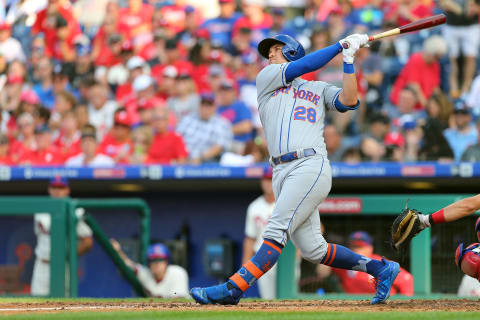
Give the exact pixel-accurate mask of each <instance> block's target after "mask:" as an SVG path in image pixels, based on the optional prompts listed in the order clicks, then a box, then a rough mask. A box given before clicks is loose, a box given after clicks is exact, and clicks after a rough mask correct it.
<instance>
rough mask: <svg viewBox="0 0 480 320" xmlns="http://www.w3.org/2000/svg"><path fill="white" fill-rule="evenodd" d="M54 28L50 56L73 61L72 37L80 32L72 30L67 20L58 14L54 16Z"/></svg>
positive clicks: (64, 60)
mask: <svg viewBox="0 0 480 320" xmlns="http://www.w3.org/2000/svg"><path fill="white" fill-rule="evenodd" d="M54 25H55V29H56V32H57V34H56V38H55V42H54V43H53V47H52V48H51V50H52V56H53V57H54V58H55V59H57V60H60V61H63V62H73V61H74V60H75V50H74V45H73V39H74V37H76V36H77V35H78V34H80V32H75V33H74V32H73V30H72V29H70V28H71V26H69V24H68V21H67V20H66V19H65V18H64V17H62V16H61V15H60V14H57V15H56V16H55V23H54Z"/></svg>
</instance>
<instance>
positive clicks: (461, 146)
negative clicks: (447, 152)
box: [443, 100, 478, 161]
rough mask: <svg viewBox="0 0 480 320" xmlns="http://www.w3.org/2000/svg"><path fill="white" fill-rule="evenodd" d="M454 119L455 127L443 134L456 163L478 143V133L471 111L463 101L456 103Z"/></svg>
mask: <svg viewBox="0 0 480 320" xmlns="http://www.w3.org/2000/svg"><path fill="white" fill-rule="evenodd" d="M453 118H454V121H455V127H451V128H448V129H445V131H444V132H443V134H444V136H445V138H446V139H447V141H448V144H449V145H450V148H452V150H453V154H454V159H455V161H460V160H461V158H462V155H463V153H464V152H465V150H466V149H467V148H468V147H469V146H471V145H475V144H476V143H477V139H478V132H477V129H476V128H475V126H474V125H473V124H472V115H471V114H470V110H469V108H468V106H467V105H466V104H465V102H464V101H463V100H458V101H457V102H456V103H455V109H454V110H453Z"/></svg>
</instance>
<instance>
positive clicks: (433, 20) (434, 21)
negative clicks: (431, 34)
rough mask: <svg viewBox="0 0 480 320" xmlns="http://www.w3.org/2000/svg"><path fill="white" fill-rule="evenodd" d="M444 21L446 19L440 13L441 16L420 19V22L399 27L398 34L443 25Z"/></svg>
mask: <svg viewBox="0 0 480 320" xmlns="http://www.w3.org/2000/svg"><path fill="white" fill-rule="evenodd" d="M446 21H447V17H446V16H445V15H444V14H443V13H442V14H437V15H435V16H433V17H428V18H425V19H421V20H418V21H415V22H412V23H409V24H406V25H404V26H401V27H399V29H400V33H406V32H412V31H417V30H421V29H426V28H431V27H434V26H438V25H440V24H443V23H445V22H446Z"/></svg>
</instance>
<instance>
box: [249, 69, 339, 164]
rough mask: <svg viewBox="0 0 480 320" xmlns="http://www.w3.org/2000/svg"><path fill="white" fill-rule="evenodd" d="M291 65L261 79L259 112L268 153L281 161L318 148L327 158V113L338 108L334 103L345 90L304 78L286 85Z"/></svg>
mask: <svg viewBox="0 0 480 320" xmlns="http://www.w3.org/2000/svg"><path fill="white" fill-rule="evenodd" d="M288 65H289V63H283V64H271V65H269V66H266V67H265V68H264V69H263V70H262V71H260V73H259V74H258V76H257V90H258V96H257V98H258V109H259V113H260V120H261V121H262V125H263V128H264V131H265V138H266V140H267V144H268V151H269V152H270V155H271V156H273V157H277V156H279V155H281V154H285V153H288V152H292V151H295V150H299V149H305V148H315V149H316V151H317V152H319V153H320V154H322V155H327V151H326V148H325V142H324V139H323V127H324V119H325V111H326V110H327V109H334V108H335V106H334V101H335V98H336V97H337V96H338V94H339V93H340V91H341V89H340V88H337V87H335V86H333V85H330V84H328V83H325V82H322V81H306V80H303V79H301V78H296V79H295V80H293V81H292V82H291V83H286V80H285V70H286V69H287V66H288ZM317 149H318V150H317Z"/></svg>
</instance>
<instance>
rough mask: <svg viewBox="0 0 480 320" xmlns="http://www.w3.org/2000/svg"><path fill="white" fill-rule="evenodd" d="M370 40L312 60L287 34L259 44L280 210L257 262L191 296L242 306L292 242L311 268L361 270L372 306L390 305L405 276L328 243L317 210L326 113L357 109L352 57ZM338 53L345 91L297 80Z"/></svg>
mask: <svg viewBox="0 0 480 320" xmlns="http://www.w3.org/2000/svg"><path fill="white" fill-rule="evenodd" d="M368 41H369V38H368V36H367V35H366V34H354V35H350V36H348V37H346V38H345V39H342V40H340V41H339V42H338V43H336V44H334V45H331V46H329V47H326V48H324V49H321V50H318V51H315V52H313V53H311V54H309V55H307V56H305V50H304V49H303V47H302V45H301V44H300V43H299V42H298V41H296V40H295V39H293V38H292V37H290V36H287V35H277V36H275V37H273V38H267V39H264V40H262V41H261V42H260V43H259V45H258V51H259V53H260V54H261V55H262V56H263V57H265V58H266V59H268V61H269V65H268V66H266V67H265V68H264V69H263V70H261V71H260V73H259V74H258V76H257V79H256V83H257V91H258V94H257V100H258V105H259V107H258V108H259V114H260V119H261V122H262V125H263V128H264V131H265V138H266V141H267V146H268V151H269V152H270V156H271V158H270V162H271V164H272V166H273V189H274V193H275V199H276V205H275V208H274V210H273V214H272V217H271V218H270V220H269V222H268V225H267V227H266V230H265V232H264V235H263V238H264V241H263V244H262V245H261V246H260V248H259V250H258V251H257V253H256V254H255V256H253V258H252V259H250V261H248V262H247V263H245V264H244V265H243V266H242V267H241V268H240V269H239V270H238V271H237V272H236V273H235V274H234V275H233V276H231V277H230V279H229V280H228V281H227V282H225V283H223V284H220V285H217V286H212V287H207V288H193V289H192V290H191V291H190V294H191V295H192V297H193V298H194V299H195V300H196V301H197V302H198V303H200V304H237V303H238V302H239V301H240V298H241V296H242V294H243V292H244V291H245V290H247V289H248V288H249V287H250V286H251V285H252V284H253V283H254V282H255V281H257V280H258V279H259V278H260V277H261V276H262V275H263V274H264V273H265V272H268V270H270V268H271V267H272V266H273V265H274V264H275V263H276V262H277V260H278V257H279V256H280V254H281V252H282V248H283V247H284V246H285V244H286V242H287V240H288V239H290V240H292V241H293V243H294V244H295V246H296V247H297V248H298V249H299V250H300V252H301V254H302V256H303V257H304V258H305V259H307V260H309V261H311V262H313V263H321V264H326V265H329V266H332V267H335V268H342V269H349V270H356V271H363V272H367V273H369V274H371V275H372V276H373V277H375V278H376V280H377V290H376V294H375V296H374V298H373V299H372V301H371V303H372V304H376V303H380V302H384V301H385V300H386V299H387V298H388V296H389V294H390V289H391V287H392V284H393V281H394V280H395V278H396V276H397V274H398V272H399V270H400V268H399V265H398V263H396V262H392V261H387V260H385V259H383V258H382V259H381V260H375V259H370V258H367V257H365V256H362V255H359V254H356V253H354V252H353V251H351V250H350V249H348V248H345V247H343V246H341V245H337V244H331V243H327V242H326V241H325V239H324V238H323V236H322V234H321V231H320V216H319V214H318V210H317V207H318V205H319V204H320V203H321V202H322V201H323V200H324V199H325V198H326V197H327V195H328V193H329V192H330V188H331V185H332V174H331V170H330V164H329V161H328V159H327V151H326V148H325V142H324V139H323V127H324V117H325V112H326V111H338V112H347V111H350V110H355V109H357V108H358V106H359V101H358V98H357V97H358V92H357V80H356V77H355V72H354V67H353V61H354V55H355V52H356V51H357V50H358V49H360V47H362V46H364V45H366V44H367V42H368ZM340 52H343V61H344V67H343V69H344V74H343V83H342V87H343V88H342V89H340V88H337V87H335V86H333V85H330V84H328V83H325V82H321V81H306V80H303V79H301V78H300V76H301V75H303V74H306V73H309V72H312V71H315V70H317V69H319V68H321V67H323V66H324V65H325V64H327V63H328V62H329V61H330V60H332V59H333V58H334V57H335V56H336V55H337V54H339V53H340Z"/></svg>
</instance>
